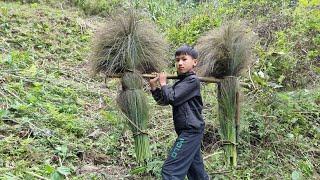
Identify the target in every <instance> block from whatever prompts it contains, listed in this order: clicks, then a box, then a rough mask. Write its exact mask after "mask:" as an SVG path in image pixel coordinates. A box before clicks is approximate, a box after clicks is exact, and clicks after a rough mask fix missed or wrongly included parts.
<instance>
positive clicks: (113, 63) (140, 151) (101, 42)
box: [91, 10, 168, 163]
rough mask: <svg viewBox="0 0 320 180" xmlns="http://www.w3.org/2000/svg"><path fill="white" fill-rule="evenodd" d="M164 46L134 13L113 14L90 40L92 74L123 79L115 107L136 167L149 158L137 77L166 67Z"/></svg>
mask: <svg viewBox="0 0 320 180" xmlns="http://www.w3.org/2000/svg"><path fill="white" fill-rule="evenodd" d="M167 52H168V45H167V43H166V42H165V38H163V37H162V36H161V35H160V34H159V33H158V32H157V31H156V28H155V26H154V25H153V24H152V23H151V22H150V21H148V19H146V18H145V17H144V16H142V15H141V14H139V13H137V12H136V11H135V10H128V11H126V12H120V11H118V12H116V13H115V14H114V15H113V16H111V17H110V18H109V19H107V21H106V23H105V25H104V26H102V27H100V29H98V31H97V33H96V35H95V38H94V40H93V53H92V56H91V59H92V72H93V74H94V75H95V74H97V73H100V72H101V73H105V74H106V75H115V74H118V73H120V74H121V75H123V76H122V77H121V78H122V79H121V80H122V91H121V92H120V94H119V95H118V98H117V103H118V105H119V107H120V109H121V110H122V111H123V112H124V113H125V115H126V116H127V117H128V124H129V126H130V129H131V131H132V132H133V135H134V142H135V152H136V157H137V161H138V162H139V163H141V162H142V163H143V162H145V160H146V159H148V157H150V154H151V153H150V148H149V139H148V136H147V134H146V133H145V131H146V129H147V121H148V112H149V111H148V104H147V102H146V99H147V98H146V97H145V94H144V92H143V79H142V78H141V76H140V74H139V73H151V72H159V71H160V70H162V69H163V68H164V67H165V66H166V65H167V63H166V61H165V60H166V59H167V56H166V55H167Z"/></svg>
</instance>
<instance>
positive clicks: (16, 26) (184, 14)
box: [0, 0, 320, 180]
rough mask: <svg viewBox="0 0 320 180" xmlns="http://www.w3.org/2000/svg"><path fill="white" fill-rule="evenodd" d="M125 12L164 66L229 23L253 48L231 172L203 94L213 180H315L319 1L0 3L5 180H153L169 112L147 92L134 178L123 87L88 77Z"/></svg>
mask: <svg viewBox="0 0 320 180" xmlns="http://www.w3.org/2000/svg"><path fill="white" fill-rule="evenodd" d="M129 7H134V8H137V9H139V11H141V12H144V13H145V14H147V16H148V17H150V19H151V20H152V21H153V22H155V24H156V25H157V27H158V28H159V32H161V33H163V34H164V35H165V37H166V39H167V41H168V42H169V43H170V50H171V52H169V53H171V54H173V53H174V50H175V48H177V47H179V46H180V45H182V44H184V43H188V44H191V45H194V44H195V43H196V41H197V39H198V38H199V37H200V36H201V35H203V34H204V33H205V32H206V31H208V30H210V29H212V28H215V27H219V26H221V25H222V24H223V23H224V22H227V21H229V20H231V19H238V20H242V21H243V22H245V24H247V25H248V26H249V27H250V28H251V29H252V30H253V31H254V32H255V33H256V35H257V37H258V38H257V43H256V46H255V48H254V52H255V57H254V58H255V60H256V61H255V64H254V65H253V66H252V68H251V69H250V71H249V72H246V73H245V76H243V77H241V81H243V82H246V83H249V84H250V85H251V86H252V87H253V88H252V89H250V90H248V89H242V90H243V91H242V98H241V99H242V105H241V132H240V143H239V145H238V151H239V152H238V153H239V157H238V159H239V160H238V167H237V169H235V170H233V171H230V170H227V169H226V167H224V163H223V149H222V143H221V137H220V135H219V123H218V118H217V115H218V114H217V113H218V112H217V108H218V107H217V100H216V86H215V85H214V84H205V83H203V84H202V95H203V99H204V103H205V109H204V117H205V120H206V131H205V137H204V141H203V145H202V151H203V157H204V160H205V166H206V170H207V171H208V173H209V174H210V175H211V176H212V179H294V180H298V179H319V178H320V175H319V174H320V168H319V167H320V158H319V156H320V150H319V149H320V148H319V146H320V143H319V142H320V86H319V83H320V55H319V50H320V33H319V32H320V11H319V8H320V3H319V1H318V0H297V1H291V0H290V1H289V0H283V1H271V0H254V1H249V0H243V1H238V0H233V1H230V0H221V1H217V0H209V1H195V0H194V1H192V0H179V1H171V0H140V1H139V0H133V1H129V0H93V1H90V0H64V1H57V0H21V1H14V0H9V1H1V2H0V52H1V54H0V179H54V180H56V179H143V178H145V179H160V177H161V174H160V171H161V166H162V163H163V162H164V160H165V158H166V156H167V152H168V151H169V148H170V147H171V145H172V143H173V142H174V140H175V138H176V135H175V133H174V129H173V122H172V115H171V108H170V107H162V106H158V105H156V103H155V102H154V100H153V99H152V97H151V96H150V93H148V91H146V94H147V97H148V102H149V104H150V108H151V110H150V112H151V115H150V120H149V127H148V128H149V129H148V134H149V136H150V139H151V141H150V144H151V151H152V158H151V160H150V161H149V162H148V163H147V165H146V166H139V165H138V164H137V163H136V161H135V153H134V142H133V138H132V133H131V131H130V130H129V128H128V127H127V124H126V118H125V116H124V114H123V113H122V112H121V111H120V110H119V108H118V107H117V105H116V100H115V99H116V96H117V93H118V91H119V90H120V83H119V80H118V79H106V80H105V78H104V77H103V75H99V76H97V77H91V76H90V71H89V64H90V62H91V61H90V52H91V47H92V41H91V40H92V37H93V35H94V33H95V31H96V29H97V27H98V26H99V25H100V24H102V23H103V22H104V18H105V17H106V16H109V15H110V14H112V12H113V10H115V9H117V8H123V9H126V8H129ZM171 59H173V57H171ZM172 69H173V68H170V69H167V72H172ZM170 82H172V81H170Z"/></svg>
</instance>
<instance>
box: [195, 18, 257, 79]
mask: <svg viewBox="0 0 320 180" xmlns="http://www.w3.org/2000/svg"><path fill="white" fill-rule="evenodd" d="M253 42H254V36H253V33H252V31H249V30H248V28H247V27H246V26H244V25H242V24H241V23H240V22H230V23H228V24H226V25H223V26H221V27H220V28H218V29H213V30H211V31H209V32H208V33H207V34H206V35H204V36H202V37H201V38H199V40H198V42H197V45H196V47H195V48H196V49H197V50H198V51H199V60H200V61H199V66H198V67H199V69H198V71H199V73H200V74H201V75H203V76H209V77H215V78H222V77H225V76H240V74H241V72H243V70H245V69H247V67H248V65H249V64H251V63H252V61H253V58H252V46H253V44H254V43H253Z"/></svg>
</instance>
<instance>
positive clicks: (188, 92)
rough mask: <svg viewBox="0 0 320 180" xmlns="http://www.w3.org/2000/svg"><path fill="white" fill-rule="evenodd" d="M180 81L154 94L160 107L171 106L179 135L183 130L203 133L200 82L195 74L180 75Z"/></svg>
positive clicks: (153, 92) (155, 91)
mask: <svg viewBox="0 0 320 180" xmlns="http://www.w3.org/2000/svg"><path fill="white" fill-rule="evenodd" d="M178 77H179V81H177V82H176V83H175V84H174V85H173V86H168V85H165V86H162V87H161V89H160V88H157V89H156V90H154V91H151V92H152V95H153V98H154V99H155V100H156V101H157V103H158V104H159V105H169V104H170V105H171V106H172V112H173V122H174V127H175V130H176V132H177V133H178V134H180V132H181V131H182V130H188V131H195V132H202V131H203V129H204V120H203V117H202V107H203V103H202V98H201V94H200V81H199V79H198V77H197V76H196V75H195V74H194V73H193V72H189V73H185V74H182V75H179V76H178Z"/></svg>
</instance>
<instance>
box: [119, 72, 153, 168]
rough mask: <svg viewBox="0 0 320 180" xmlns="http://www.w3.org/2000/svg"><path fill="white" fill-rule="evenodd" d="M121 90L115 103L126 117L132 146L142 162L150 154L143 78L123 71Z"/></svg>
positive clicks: (138, 159)
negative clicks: (131, 134)
mask: <svg viewBox="0 0 320 180" xmlns="http://www.w3.org/2000/svg"><path fill="white" fill-rule="evenodd" d="M121 81H122V91H121V92H120V94H119V95H118V98H117V103H118V105H119V107H120V108H121V110H122V111H123V112H124V113H125V114H126V116H127V117H128V123H129V127H130V129H131V131H132V133H133V136H134V145H135V146H134V147H135V153H136V158H137V161H138V162H144V160H146V159H148V158H149V157H150V156H151V153H150V148H149V138H148V135H147V133H146V132H145V131H146V129H147V121H148V113H149V110H148V109H149V108H148V103H147V100H146V99H147V98H146V97H145V94H144V91H143V89H142V88H143V79H142V78H141V76H139V74H136V73H133V72H130V73H125V74H124V76H123V77H122V79H121Z"/></svg>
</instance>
